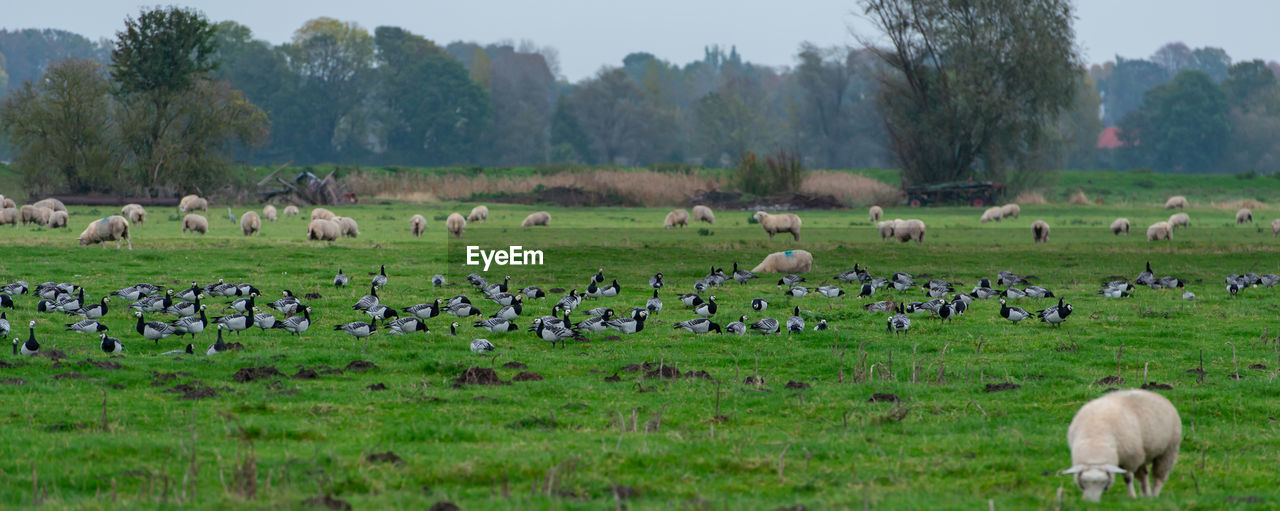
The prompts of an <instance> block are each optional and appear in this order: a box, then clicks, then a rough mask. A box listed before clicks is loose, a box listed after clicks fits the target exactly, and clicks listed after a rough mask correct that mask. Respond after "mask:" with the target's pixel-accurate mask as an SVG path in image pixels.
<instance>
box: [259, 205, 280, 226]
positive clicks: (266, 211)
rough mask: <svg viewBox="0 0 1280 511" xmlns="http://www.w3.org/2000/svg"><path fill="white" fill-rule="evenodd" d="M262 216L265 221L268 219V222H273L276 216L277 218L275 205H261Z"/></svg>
mask: <svg viewBox="0 0 1280 511" xmlns="http://www.w3.org/2000/svg"><path fill="white" fill-rule="evenodd" d="M262 218H265V219H267V221H268V222H274V221H276V218H277V217H276V207H275V206H272V205H270V204H267V205H266V206H263V207H262Z"/></svg>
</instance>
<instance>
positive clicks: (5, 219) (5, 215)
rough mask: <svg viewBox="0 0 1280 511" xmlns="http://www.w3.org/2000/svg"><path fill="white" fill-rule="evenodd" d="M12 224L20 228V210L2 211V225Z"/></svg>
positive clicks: (0, 222)
mask: <svg viewBox="0 0 1280 511" xmlns="http://www.w3.org/2000/svg"><path fill="white" fill-rule="evenodd" d="M4 224H11V225H13V226H14V227H17V226H18V208H3V209H0V225H4Z"/></svg>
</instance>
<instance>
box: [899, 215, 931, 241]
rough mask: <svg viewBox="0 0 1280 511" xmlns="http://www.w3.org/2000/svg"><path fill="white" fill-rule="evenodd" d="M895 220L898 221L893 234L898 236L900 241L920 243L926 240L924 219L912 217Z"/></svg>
mask: <svg viewBox="0 0 1280 511" xmlns="http://www.w3.org/2000/svg"><path fill="white" fill-rule="evenodd" d="M895 222H898V223H897V224H896V225H895V226H894V228H893V235H894V236H897V237H898V240H899V241H901V242H903V243H906V242H908V241H915V242H916V243H920V242H923V241H924V234H925V227H924V222H923V221H920V220H917V219H914V218H912V219H908V220H902V221H897V220H895Z"/></svg>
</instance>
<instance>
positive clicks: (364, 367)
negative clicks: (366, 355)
mask: <svg viewBox="0 0 1280 511" xmlns="http://www.w3.org/2000/svg"><path fill="white" fill-rule="evenodd" d="M377 368H378V364H375V363H373V362H370V361H368V360H353V361H351V363H350V364H347V367H346V368H345V369H344V371H355V372H357V373H363V372H365V371H372V370H374V369H377Z"/></svg>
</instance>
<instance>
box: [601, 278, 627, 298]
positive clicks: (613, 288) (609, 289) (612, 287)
mask: <svg viewBox="0 0 1280 511" xmlns="http://www.w3.org/2000/svg"><path fill="white" fill-rule="evenodd" d="M621 290H622V287H621V286H619V285H618V279H613V283H612V284H609V285H607V286H605V287H603V288H601V289H600V296H603V297H605V298H612V297H615V296H618V292H619V291H621Z"/></svg>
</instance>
